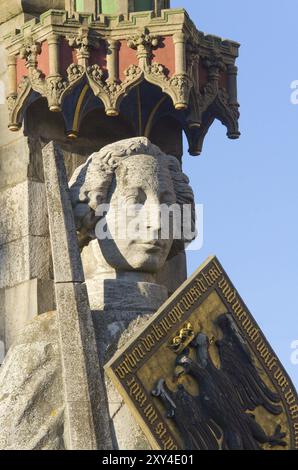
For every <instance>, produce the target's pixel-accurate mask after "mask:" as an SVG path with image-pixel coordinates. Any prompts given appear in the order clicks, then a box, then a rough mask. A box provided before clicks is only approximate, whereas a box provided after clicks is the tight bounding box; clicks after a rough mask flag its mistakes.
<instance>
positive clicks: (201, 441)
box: [152, 314, 287, 450]
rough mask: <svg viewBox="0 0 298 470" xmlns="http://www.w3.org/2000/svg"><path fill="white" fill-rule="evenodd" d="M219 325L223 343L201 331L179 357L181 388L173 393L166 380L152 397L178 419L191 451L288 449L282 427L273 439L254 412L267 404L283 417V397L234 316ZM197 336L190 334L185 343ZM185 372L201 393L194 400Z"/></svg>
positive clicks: (177, 372)
mask: <svg viewBox="0 0 298 470" xmlns="http://www.w3.org/2000/svg"><path fill="white" fill-rule="evenodd" d="M217 324H218V325H219V327H220V329H221V330H222V333H223V338H222V339H220V340H214V338H211V339H210V338H208V336H206V335H205V334H204V333H199V334H198V335H197V336H196V337H195V338H194V339H193V340H192V341H191V343H190V345H189V347H185V349H184V350H183V351H182V352H181V353H180V354H179V355H178V356H177V359H176V362H175V370H174V374H173V382H176V381H177V383H178V385H177V389H176V390H175V391H174V392H173V391H171V390H170V389H169V388H168V387H167V384H166V380H165V379H164V378H161V379H160V380H159V381H158V383H157V385H156V387H155V388H154V389H153V390H152V395H153V396H155V397H158V398H160V400H161V401H162V402H163V404H164V406H165V408H166V410H167V411H166V416H167V418H170V419H173V420H174V421H175V423H176V425H177V428H178V430H179V431H180V433H181V436H182V438H183V441H184V444H185V449H189V450H193V449H196V450H210V449H213V450H218V449H224V450H245V449H253V450H259V449H261V448H262V447H261V445H262V444H268V445H269V446H271V447H272V448H274V447H277V446H282V447H286V446H287V443H286V441H285V440H284V438H285V437H286V433H284V432H282V430H281V426H280V425H277V426H276V429H275V432H274V434H273V435H270V436H269V435H268V434H267V432H266V431H265V430H264V429H263V428H262V426H261V424H259V423H258V421H257V419H256V417H255V416H254V414H253V411H254V410H255V409H256V408H257V407H258V406H262V407H264V408H265V409H266V411H268V412H269V413H272V414H274V415H276V416H279V415H280V414H281V413H282V411H283V409H282V406H281V399H280V397H279V395H278V394H277V393H275V392H273V391H272V390H271V389H270V388H269V387H268V386H267V385H266V384H265V383H264V381H263V380H262V378H261V377H260V375H259V374H258V371H257V369H256V367H255V365H254V363H253V359H252V357H251V354H250V352H249V349H248V347H247V345H246V344H245V341H244V340H243V339H242V337H241V335H240V333H239V331H238V329H237V327H236V325H235V323H234V322H233V320H232V317H231V315H230V314H224V315H221V316H220V317H218V319H217ZM183 330H184V331H185V330H187V328H184V329H183ZM183 330H182V331H183ZM189 330H190V327H189V325H188V331H189ZM182 336H183V333H182ZM191 336H192V332H191V331H190V333H189V335H188V336H186V337H185V339H186V340H187V339H188V338H189V337H191ZM182 341H183V339H182ZM213 341H215V344H216V347H217V348H218V352H219V356H220V362H221V366H220V368H217V367H216V366H215V364H214V362H213V361H212V358H211V357H210V353H209V346H210V344H212V342H213ZM185 374H186V375H188V376H189V377H191V379H193V380H194V381H195V382H196V383H197V385H198V387H199V394H198V395H196V396H193V395H192V394H191V393H189V392H188V391H187V389H186V388H185V387H184V385H183V384H180V383H179V379H180V378H181V376H183V375H185Z"/></svg>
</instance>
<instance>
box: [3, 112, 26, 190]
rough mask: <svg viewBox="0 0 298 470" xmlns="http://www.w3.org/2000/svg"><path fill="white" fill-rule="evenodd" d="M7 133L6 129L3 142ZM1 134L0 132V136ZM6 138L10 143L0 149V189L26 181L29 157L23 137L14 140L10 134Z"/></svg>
mask: <svg viewBox="0 0 298 470" xmlns="http://www.w3.org/2000/svg"><path fill="white" fill-rule="evenodd" d="M1 116H2V115H1ZM8 132H9V131H8V130H7V129H5V130H4V134H5V141H6V140H7V139H6V133H8ZM2 134H3V133H2V132H1V134H0V135H2ZM7 137H8V138H10V141H8V142H7V143H6V144H5V145H3V144H2V146H1V147H0V189H6V188H7V187H10V186H14V185H16V184H18V183H21V182H23V181H25V180H26V179H27V175H28V164H29V159H30V156H29V147H28V140H27V138H26V137H24V136H23V135H20V136H19V137H18V138H16V136H15V135H14V134H12V133H10V134H9V135H8V136H7ZM1 143H3V139H1Z"/></svg>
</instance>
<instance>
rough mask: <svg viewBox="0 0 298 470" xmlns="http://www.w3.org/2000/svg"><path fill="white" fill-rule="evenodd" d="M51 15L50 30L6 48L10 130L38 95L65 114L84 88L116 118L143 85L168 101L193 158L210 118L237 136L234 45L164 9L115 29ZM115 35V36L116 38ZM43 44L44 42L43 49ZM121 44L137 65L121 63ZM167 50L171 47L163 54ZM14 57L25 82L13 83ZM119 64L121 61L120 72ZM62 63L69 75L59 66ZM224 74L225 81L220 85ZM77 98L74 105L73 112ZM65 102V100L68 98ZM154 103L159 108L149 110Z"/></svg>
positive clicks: (37, 28)
mask: <svg viewBox="0 0 298 470" xmlns="http://www.w3.org/2000/svg"><path fill="white" fill-rule="evenodd" d="M176 14H177V15H178V14H179V15H180V16H179V21H182V22H181V23H179V21H178V22H176V20H175V15H176ZM55 15H58V12H53V13H51V14H50V15H49V18H51V21H52V20H53V21H54V23H53V24H54V27H53V28H52V29H51V30H49V32H47V30H46V29H45V28H46V27H47V23H46V22H45V24H43V23H42V22H41V24H40V25H38V26H37V25H34V26H32V31H34V34H33V33H32V34H31V35H29V34H26V35H23V36H22V34H21V35H19V38H17V37H16V36H11V38H12V41H11V43H10V46H9V47H8V50H9V54H10V58H11V64H10V65H9V70H10V78H9V80H10V83H11V85H10V87H9V92H8V98H7V104H8V107H9V111H10V125H9V127H10V129H11V130H17V129H19V128H20V126H21V123H22V119H23V116H24V111H25V109H26V107H27V106H28V105H30V103H31V102H32V99H37V98H38V96H39V95H40V96H42V97H44V98H46V99H47V101H48V106H49V109H50V110H51V111H53V112H57V111H62V112H63V113H66V114H67V115H68V114H69V113H70V114H71V113H73V112H75V109H74V110H72V109H69V106H68V107H67V110H65V109H66V104H65V106H64V103H66V102H65V98H66V96H69V95H70V94H72V93H74V94H76V93H77V89H78V87H81V86H82V84H83V83H84V84H87V85H89V87H90V89H91V90H92V92H93V93H94V95H95V96H96V97H98V98H99V99H100V100H101V102H102V103H103V105H104V108H105V111H106V114H107V115H108V116H117V115H118V114H119V113H120V105H121V102H122V100H123V99H124V98H125V97H126V96H127V94H128V93H129V92H130V91H131V90H132V89H133V88H134V87H137V86H139V85H140V84H141V83H142V82H148V83H150V84H152V85H154V86H155V87H158V88H160V90H161V91H162V92H163V93H164V94H165V95H167V96H169V97H170V98H171V101H172V103H173V108H172V109H171V110H170V112H173V113H174V112H176V111H181V113H180V117H179V116H177V115H176V117H177V118H178V121H179V122H180V123H181V122H182V121H183V124H182V128H183V129H184V130H185V132H186V134H187V136H188V139H189V141H190V152H191V153H192V154H199V153H200V151H201V148H202V144H203V140H204V137H205V135H206V134H207V132H208V129H209V127H210V125H211V124H212V122H213V121H214V119H219V120H220V121H221V122H222V123H223V124H224V125H225V126H226V127H227V129H228V133H227V135H228V137H230V138H237V137H238V136H239V130H238V118H239V109H238V108H239V105H238V103H237V82H236V80H237V67H235V59H236V57H237V53H238V47H239V45H237V44H236V43H232V42H229V41H222V40H220V39H219V38H216V37H213V36H205V35H204V34H203V33H200V32H198V31H197V30H196V29H195V28H194V27H193V25H191V24H188V27H185V24H186V23H187V22H188V21H189V20H188V19H186V18H184V20H181V18H182V16H181V15H182V14H181V12H179V13H175V14H174V16H167V13H166V12H165V13H164V14H163V15H162V17H161V18H160V20H159V21H160V22H161V23H158V24H157V23H156V21H153V20H152V21H151V19H148V23H146V24H145V26H144V21H143V19H142V21H139V20H138V19H137V20H136V24H131V25H130V26H129V27H128V24H127V23H125V21H126V20H125V21H124V20H123V19H119V22H118V23H116V22H115V21H114V22H113V24H110V23H109V21H110V20H109V19H107V18H106V19H105V20H104V22H102V19H97V20H94V21H93V22H92V23H90V21H89V20H88V21H86V20H84V19H82V18H81V17H80V16H76V15H75V16H73V17H71V18H70V17H69V18H68V17H67V15H66V14H65V15H66V16H63V19H62V16H61V15H62V14H60V16H59V18H58V17H57V18H56V16H55ZM135 15H136V14H135ZM171 15H173V12H172V14H171ZM183 15H185V13H183ZM140 16H141V15H140ZM134 18H135V16H134ZM142 18H143V17H142ZM61 19H62V23H61ZM177 19H178V17H177ZM174 20H175V21H174ZM183 21H184V22H185V24H184V23H183ZM124 26H125V27H124ZM117 30H119V31H118V32H119V34H116V32H117ZM36 31H38V34H37V32H36ZM35 32H36V34H35ZM24 37H26V39H24ZM22 38H23V39H22ZM62 38H64V39H62ZM44 41H47V47H45V48H44ZM171 42H172V45H171ZM62 43H63V44H62ZM123 46H124V47H123ZM65 47H66V48H67V47H69V51H67V52H66V56H67V59H66V61H67V64H62V62H63V60H62V56H63V54H64V53H65ZM127 47H128V48H129V49H132V50H133V51H134V53H135V55H136V59H137V65H136V63H135V59H134V60H132V61H131V63H129V61H128V63H127V60H126V57H127V56H128V54H127ZM167 48H172V49H170V50H168V52H167ZM171 54H172V55H173V56H174V57H173V59H175V60H172V59H171V60H170V61H169V58H168V56H169V55H171ZM40 55H41V57H40ZM125 55H126V57H125ZM71 56H74V60H73V63H70V61H69V62H68V60H69V57H71ZM129 56H131V53H130V54H129ZM17 57H19V58H21V59H23V60H24V61H25V65H26V68H27V70H28V72H27V77H26V79H25V80H21V82H19V85H18V86H17ZM47 59H48V64H47V67H46V68H47V69H48V70H49V73H48V74H45V73H44V70H40V69H42V68H43V66H42V65H41V64H45V63H46V60H47ZM14 60H15V63H14ZM121 64H125V65H123V68H122V69H121ZM65 65H66V67H67V70H65V68H64V69H63V67H65ZM202 68H203V69H204V71H203V79H202V77H201V69H202ZM60 69H63V70H64V71H61V70H60ZM124 69H125V70H124ZM18 70H19V69H18ZM205 75H206V76H205ZM223 75H224V76H225V77H228V78H227V79H226V80H225V81H224V82H223V80H222V77H223ZM120 77H123V78H122V79H120ZM18 80H19V77H18ZM84 93H85V95H84V96H86V100H87V99H89V98H90V93H89V94H86V92H84ZM31 95H33V98H32V99H31V98H30V97H31ZM76 96H77V95H76ZM78 99H79V98H78V97H77V98H76V100H78ZM81 99H84V98H83V97H82V98H81ZM76 100H74V101H73V106H74V107H76V105H77V101H76ZM67 102H68V103H70V101H69V100H68V101H67ZM155 105H157V103H155V104H153V107H154V106H155ZM99 106H100V105H99ZM148 112H149V113H150V112H151V111H150V110H148ZM70 114H69V115H70ZM79 121H80V119H79Z"/></svg>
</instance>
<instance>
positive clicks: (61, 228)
mask: <svg viewBox="0 0 298 470" xmlns="http://www.w3.org/2000/svg"><path fill="white" fill-rule="evenodd" d="M43 163H44V175H45V185H46V195H47V205H48V213H49V222H50V239H51V248H52V254H53V268H54V274H55V292H56V302H57V316H58V328H59V341H60V351H61V361H62V368H63V384H64V401H65V416H66V424H65V425H66V431H65V438H66V446H67V448H68V449H72V450H78V449H83V450H96V449H110V448H111V447H112V441H111V436H110V427H109V416H108V407H107V402H106V396H105V390H104V384H103V376H102V374H101V371H100V366H99V358H98V351H97V347H96V340H95V335H94V328H93V323H92V317H91V312H90V307H89V302H88V295H87V288H86V285H85V284H84V283H83V282H82V281H83V279H84V274H83V267H82V262H81V257H80V252H79V247H78V243H77V238H76V230H75V223H74V217H73V213H72V207H71V202H70V197H69V189H68V183H67V176H66V169H65V165H64V159H63V155H62V153H61V151H60V149H58V147H56V146H55V145H54V143H53V142H51V143H50V144H48V145H46V146H45V147H44V148H43Z"/></svg>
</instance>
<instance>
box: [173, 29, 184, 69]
mask: <svg viewBox="0 0 298 470" xmlns="http://www.w3.org/2000/svg"><path fill="white" fill-rule="evenodd" d="M173 40H174V44H175V73H176V75H183V74H185V73H186V37H185V34H184V33H182V32H181V33H176V34H174V36H173Z"/></svg>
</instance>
